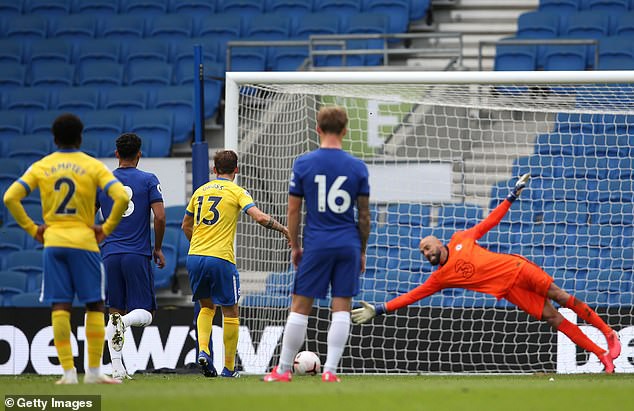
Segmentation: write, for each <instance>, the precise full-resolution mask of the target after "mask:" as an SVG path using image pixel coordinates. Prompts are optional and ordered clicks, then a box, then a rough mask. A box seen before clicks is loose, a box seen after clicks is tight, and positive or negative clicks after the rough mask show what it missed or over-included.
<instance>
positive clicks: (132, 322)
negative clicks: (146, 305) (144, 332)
mask: <svg viewBox="0 0 634 411" xmlns="http://www.w3.org/2000/svg"><path fill="white" fill-rule="evenodd" d="M121 321H123V325H124V326H125V328H128V327H130V326H135V327H145V326H146V325H150V323H151V322H152V313H150V312H149V311H148V310H143V309H140V308H137V309H136V310H132V311H130V312H129V313H127V314H126V315H124V316H122V317H121Z"/></svg>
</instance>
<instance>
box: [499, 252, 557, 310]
mask: <svg viewBox="0 0 634 411" xmlns="http://www.w3.org/2000/svg"><path fill="white" fill-rule="evenodd" d="M552 282H553V278H552V277H551V276H550V275H548V274H547V273H546V272H545V271H544V270H542V269H541V268H540V267H538V266H537V265H536V264H534V263H532V262H527V263H526V264H524V266H523V267H522V268H521V269H520V272H519V273H518V274H517V278H516V279H515V283H514V284H513V286H512V287H511V288H510V289H509V290H508V292H507V293H506V294H505V295H504V299H506V300H507V301H509V302H511V303H513V304H515V305H516V306H517V307H519V308H520V309H522V310H524V311H525V312H527V313H528V314H530V315H532V316H533V317H535V318H537V319H538V320H541V319H542V313H543V312H544V304H545V303H546V298H548V297H547V296H548V289H549V288H550V284H552Z"/></svg>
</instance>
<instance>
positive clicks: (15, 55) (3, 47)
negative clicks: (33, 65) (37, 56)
mask: <svg viewBox="0 0 634 411" xmlns="http://www.w3.org/2000/svg"><path fill="white" fill-rule="evenodd" d="M24 45H25V43H22V42H20V41H15V40H8V39H0V64H3V63H13V64H21V63H22V60H23V59H24Z"/></svg>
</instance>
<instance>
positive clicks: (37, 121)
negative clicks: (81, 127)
mask: <svg viewBox="0 0 634 411" xmlns="http://www.w3.org/2000/svg"><path fill="white" fill-rule="evenodd" d="M60 114H62V112H61V111H56V110H55V111H53V110H49V111H39V112H33V113H30V114H29V116H28V118H27V125H26V130H27V132H28V133H29V134H39V135H43V136H48V137H49V138H52V132H51V126H52V125H53V121H55V119H56V118H57V116H59V115H60Z"/></svg>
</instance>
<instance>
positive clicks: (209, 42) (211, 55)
mask: <svg viewBox="0 0 634 411" xmlns="http://www.w3.org/2000/svg"><path fill="white" fill-rule="evenodd" d="M198 44H200V46H201V48H202V50H201V51H202V53H203V62H204V63H205V64H208V63H213V64H215V63H216V61H217V60H218V59H221V60H222V61H223V62H224V61H225V59H226V56H225V55H222V56H221V55H220V54H219V51H218V47H219V41H217V40H216V39H215V38H209V37H206V38H201V37H195V38H192V39H189V40H178V41H175V42H173V43H172V46H171V48H170V53H169V55H168V60H169V61H170V62H172V63H175V64H177V63H180V62H181V61H183V60H184V61H186V62H187V64H189V66H190V67H193V64H194V46H195V45H198ZM223 47H224V46H223Z"/></svg>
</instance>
